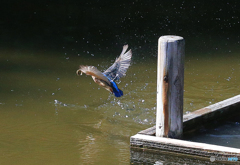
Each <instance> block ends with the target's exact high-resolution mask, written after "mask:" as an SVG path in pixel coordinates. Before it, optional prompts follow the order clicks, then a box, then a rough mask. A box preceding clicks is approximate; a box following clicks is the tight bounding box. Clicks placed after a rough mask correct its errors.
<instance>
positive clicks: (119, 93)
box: [113, 88, 123, 97]
mask: <svg viewBox="0 0 240 165" xmlns="http://www.w3.org/2000/svg"><path fill="white" fill-rule="evenodd" d="M113 93H114V95H115V96H116V97H121V96H123V91H122V90H121V89H118V90H116V89H115V88H113Z"/></svg>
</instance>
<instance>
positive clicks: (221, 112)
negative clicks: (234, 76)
mask: <svg viewBox="0 0 240 165" xmlns="http://www.w3.org/2000/svg"><path fill="white" fill-rule="evenodd" d="M239 113H240V95H237V96H234V97H231V98H229V99H226V100H223V101H220V102H218V103H215V104H212V105H209V106H207V107H204V108H202V109H199V110H196V111H194V112H190V113H189V114H185V115H184V116H183V129H184V132H183V133H185V132H187V131H193V130H197V129H198V128H200V127H201V126H207V125H211V123H212V122H213V121H222V120H225V119H227V118H228V117H231V116H235V115H237V114H239ZM138 134H144V135H150V136H155V134H156V126H153V127H150V128H148V129H145V130H142V131H140V132H138Z"/></svg>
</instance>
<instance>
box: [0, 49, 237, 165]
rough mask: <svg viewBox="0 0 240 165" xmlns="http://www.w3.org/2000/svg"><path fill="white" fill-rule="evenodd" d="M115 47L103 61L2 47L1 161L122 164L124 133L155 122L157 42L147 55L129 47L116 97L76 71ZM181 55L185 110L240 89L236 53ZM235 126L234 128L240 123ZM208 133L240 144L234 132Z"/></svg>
mask: <svg viewBox="0 0 240 165" xmlns="http://www.w3.org/2000/svg"><path fill="white" fill-rule="evenodd" d="M155 46H156V45H155ZM130 48H131V45H130ZM115 49H116V51H114V52H113V53H117V54H114V55H113V53H112V54H111V56H107V55H105V57H106V58H104V59H103V58H98V57H95V56H81V55H79V54H76V55H75V56H67V55H66V54H64V53H63V52H64V51H56V52H45V51H41V50H24V49H23V50H22V49H17V50H9V49H2V50H1V51H0V54H1V56H0V61H1V68H2V69H1V71H0V72H1V73H0V74H1V77H0V84H1V93H0V113H1V115H0V121H1V122H0V134H1V135H0V164H112V163H113V162H114V164H115V162H116V163H118V164H128V163H129V162H130V150H129V139H130V136H132V135H134V134H136V133H137V132H138V131H140V130H143V129H145V128H148V127H150V126H152V125H154V124H155V112H156V74H157V73H156V70H157V68H156V66H157V65H156V61H157V57H156V53H157V51H156V47H155V50H154V51H153V53H152V54H150V58H142V57H141V58H138V57H137V56H138V54H137V53H136V49H135V51H134V50H133V62H132V65H131V66H130V68H129V70H128V72H127V76H126V77H124V78H122V79H121V82H120V83H119V88H121V89H122V90H123V92H124V96H123V97H121V98H116V97H114V96H113V95H112V94H109V93H108V92H107V91H106V90H104V89H102V88H99V86H97V84H95V83H94V82H93V81H92V79H91V77H89V76H86V75H82V76H77V75H76V73H75V71H76V70H77V69H78V66H79V65H80V64H88V65H95V66H97V67H98V68H99V69H100V70H104V69H107V68H108V67H109V66H110V65H111V63H112V62H113V61H114V59H115V56H118V54H119V53H120V52H121V47H119V46H118V47H116V48H115ZM186 52H187V53H188V51H186ZM101 53H104V51H103V52H101V51H100V52H99V54H100V55H101ZM143 53H146V54H147V53H148V52H147V51H145V52H143ZM187 53H186V58H185V90H184V91H185V92H184V113H186V112H187V111H194V110H196V109H199V108H202V107H204V106H208V105H210V104H213V103H216V102H218V101H221V100H224V99H227V98H229V97H232V96H234V95H237V94H239V93H240V88H239V82H240V78H239V75H240V59H239V58H236V55H235V54H228V58H225V55H224V54H214V53H213V54H211V56H210V57H209V56H201V55H200V56H198V57H195V56H191V57H189V56H188V54H187ZM83 54H84V53H83ZM86 54H88V53H86ZM234 128H235V129H236V130H239V124H235V125H234ZM226 129H227V128H226ZM223 130H224V128H223ZM238 132H239V131H238ZM226 134H227V135H226ZM231 135H233V136H231ZM208 136H209V137H214V139H218V140H221V139H227V140H228V141H229V142H230V143H231V145H230V146H237V145H238V146H239V147H240V145H239V144H238V143H239V139H240V138H239V135H238V134H236V133H222V134H219V133H217V132H216V131H215V132H214V131H213V132H211V133H208ZM203 139H204V137H203ZM236 139H237V140H236ZM221 144H222V143H221ZM225 144H226V145H227V143H225Z"/></svg>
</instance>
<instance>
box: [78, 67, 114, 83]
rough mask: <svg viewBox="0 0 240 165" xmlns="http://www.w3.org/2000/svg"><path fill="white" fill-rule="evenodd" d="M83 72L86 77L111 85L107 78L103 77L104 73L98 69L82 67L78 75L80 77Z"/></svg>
mask: <svg viewBox="0 0 240 165" xmlns="http://www.w3.org/2000/svg"><path fill="white" fill-rule="evenodd" d="M80 72H81V74H82V73H85V74H86V75H90V76H94V77H96V78H98V79H100V80H104V81H106V82H107V83H108V84H111V83H110V81H109V80H108V78H107V77H106V76H104V75H103V73H102V72H100V71H99V70H98V69H97V68H96V67H94V66H85V65H80V67H79V69H78V70H77V74H78V75H79V74H80Z"/></svg>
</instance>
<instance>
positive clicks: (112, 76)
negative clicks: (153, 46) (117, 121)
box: [76, 45, 132, 97]
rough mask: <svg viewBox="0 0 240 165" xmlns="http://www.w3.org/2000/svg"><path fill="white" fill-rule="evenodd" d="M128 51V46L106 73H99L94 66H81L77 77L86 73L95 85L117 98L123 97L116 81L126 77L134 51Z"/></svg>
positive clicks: (125, 46) (124, 47)
mask: <svg viewBox="0 0 240 165" xmlns="http://www.w3.org/2000/svg"><path fill="white" fill-rule="evenodd" d="M127 49H128V45H124V46H123V50H122V53H121V54H120V56H119V57H118V58H117V59H116V60H115V62H114V63H113V64H112V66H110V67H109V68H108V69H107V70H105V71H104V72H101V71H99V70H98V69H97V68H96V67H94V66H85V65H80V67H79V69H78V70H77V72H76V73H77V75H82V73H85V74H86V75H90V76H92V79H93V81H94V82H95V83H97V84H98V85H100V86H101V87H103V88H105V89H106V90H108V91H109V92H111V93H114V95H115V96H116V97H121V96H123V91H122V90H121V89H119V88H118V86H117V84H116V83H115V81H116V80H119V79H120V78H121V77H123V76H125V75H126V72H127V69H128V67H129V66H130V63H131V58H132V51H131V49H130V50H129V51H127ZM126 51H127V52H126Z"/></svg>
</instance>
